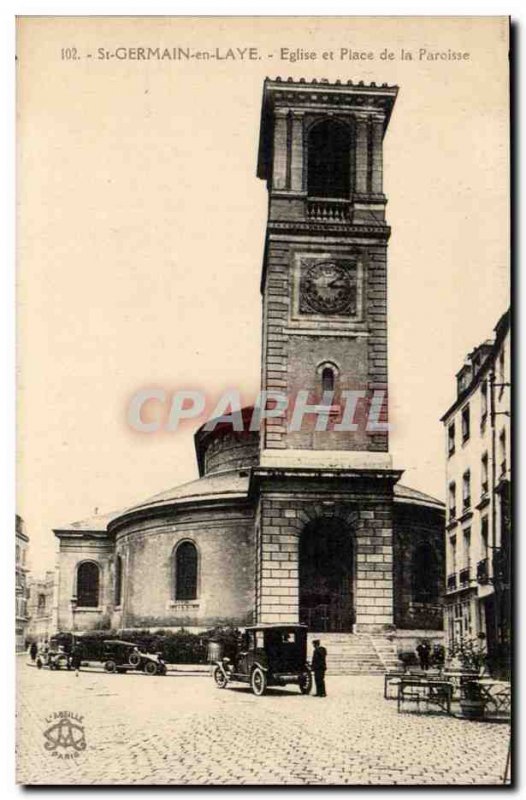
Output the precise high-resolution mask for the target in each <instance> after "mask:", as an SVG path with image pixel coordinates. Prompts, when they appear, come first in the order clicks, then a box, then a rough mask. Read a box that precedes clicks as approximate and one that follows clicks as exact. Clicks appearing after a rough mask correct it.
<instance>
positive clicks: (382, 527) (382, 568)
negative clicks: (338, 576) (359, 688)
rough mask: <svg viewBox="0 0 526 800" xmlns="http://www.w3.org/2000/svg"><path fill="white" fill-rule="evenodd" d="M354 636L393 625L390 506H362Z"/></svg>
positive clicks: (386, 628) (391, 519) (358, 529)
mask: <svg viewBox="0 0 526 800" xmlns="http://www.w3.org/2000/svg"><path fill="white" fill-rule="evenodd" d="M355 611H356V622H355V631H356V633H367V632H374V631H382V630H388V629H390V628H391V627H392V625H393V511H392V503H391V502H378V503H374V504H370V505H369V504H368V505H364V506H362V507H361V508H360V511H359V522H358V528H357V531H356V580H355Z"/></svg>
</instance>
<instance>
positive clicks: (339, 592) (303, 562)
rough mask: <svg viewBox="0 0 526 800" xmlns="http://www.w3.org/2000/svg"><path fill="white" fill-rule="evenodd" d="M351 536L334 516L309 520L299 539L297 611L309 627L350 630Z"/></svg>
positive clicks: (351, 597) (351, 610) (340, 520)
mask: <svg viewBox="0 0 526 800" xmlns="http://www.w3.org/2000/svg"><path fill="white" fill-rule="evenodd" d="M353 560H354V559H353V537H352V530H351V529H350V528H349V525H348V524H347V523H346V522H345V521H344V520H342V519H339V518H337V517H320V518H318V519H315V520H313V521H311V522H309V523H308V524H307V525H306V526H305V528H304V529H303V531H302V532H301V535H300V540H299V615H300V621H301V622H303V623H305V624H306V625H308V626H309V630H311V631H320V632H321V631H332V632H351V631H352V626H353V621H354V612H353V605H354V604H353Z"/></svg>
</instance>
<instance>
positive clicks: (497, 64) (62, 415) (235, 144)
mask: <svg viewBox="0 0 526 800" xmlns="http://www.w3.org/2000/svg"><path fill="white" fill-rule="evenodd" d="M506 35H507V23H506V21H505V20H504V19H503V18H493V19H491V18H486V19H482V18H478V19H477V18H454V19H453V18H449V19H448V18H442V19H441V20H440V21H437V20H436V19H434V18H418V19H417V18H409V19H404V20H402V19H397V18H381V19H379V18H376V19H372V18H360V19H357V18H354V19H353V18H332V19H323V18H317V19H307V18H304V19H302V18H295V19H287V18H285V19H283V18H281V19H279V20H277V19H272V18H265V19H261V18H260V19H257V20H254V19H237V20H222V19H220V18H215V19H214V18H208V19H204V18H202V19H199V20H196V19H191V18H185V19H182V18H179V19H176V18H155V19H147V18H113V19H110V18H104V19H103V18H84V19H74V18H60V19H57V18H45V17H42V18H34V19H25V20H22V22H21V23H19V30H18V48H17V50H18V76H17V78H18V81H17V149H18V152H17V230H18V235H17V328H18V330H17V341H18V352H17V363H18V366H17V377H18V459H17V485H18V492H17V511H18V513H20V514H21V515H22V516H23V518H24V519H25V522H26V527H27V531H28V534H29V536H30V539H31V545H30V566H31V568H32V569H33V570H34V571H36V572H38V573H41V572H43V571H44V570H45V569H49V568H52V567H53V565H54V562H55V539H54V537H53V534H52V529H53V528H54V527H58V526H60V525H63V524H65V523H68V522H71V521H74V520H78V519H82V518H84V517H88V516H91V515H92V514H93V513H94V511H95V509H98V511H99V513H104V512H106V511H110V510H112V509H119V508H124V507H126V506H127V505H130V504H134V503H136V502H138V501H140V500H142V499H145V498H146V497H148V496H150V495H153V494H156V493H157V492H160V491H162V490H164V489H167V488H169V487H171V486H175V485H177V484H179V483H182V482H185V481H189V480H192V479H194V478H195V477H196V476H197V467H196V463H195V457H194V450H193V431H194V429H195V425H193V424H191V423H189V424H187V425H185V426H184V427H183V429H182V430H181V431H178V432H176V433H168V432H160V433H158V434H139V433H137V432H135V431H133V430H131V429H130V427H129V426H128V425H127V422H126V410H127V405H128V403H129V400H130V398H131V396H132V395H133V394H134V393H135V392H136V391H137V390H139V389H141V388H143V387H149V386H156V387H161V388H163V389H164V390H165V391H166V392H167V393H168V394H170V393H171V392H173V391H175V390H177V389H180V388H190V389H196V388H202V389H204V390H205V391H206V393H207V394H208V396H210V397H216V396H217V395H218V394H219V393H221V392H222V391H223V390H224V389H227V388H232V387H236V388H238V389H240V391H241V392H242V394H243V395H244V396H245V397H247V398H250V397H251V396H253V395H255V394H256V393H257V391H258V388H259V379H260V347H261V339H260V329H261V298H260V293H259V281H260V275H261V266H262V258H263V244H264V237H265V224H266V211H267V197H266V187H265V184H264V182H262V181H260V180H258V179H257V177H256V159H257V146H258V135H259V121H260V108H261V94H262V87H263V80H264V78H265V76H267V75H268V76H271V77H275V76H276V75H281V76H282V77H285V76H291V77H293V78H299V77H306V78H313V77H316V78H318V79H319V78H322V77H324V78H328V79H329V80H336V79H340V80H342V81H346V80H348V79H350V78H352V79H353V80H356V81H358V80H364V81H365V82H369V81H376V82H378V83H382V82H384V81H386V82H388V83H389V84H397V85H399V87H400V92H399V96H398V99H397V102H396V104H395V108H394V112H393V115H392V118H391V122H390V125H389V129H388V132H387V135H386V138H385V141H384V165H385V172H384V189H385V192H386V194H387V197H388V200H389V202H388V206H387V217H388V222H389V224H390V225H391V227H392V237H391V240H390V243H389V252H388V275H389V279H388V280H389V299H388V309H389V312H388V313H389V316H388V324H389V380H390V406H391V408H390V412H391V413H390V416H391V424H392V426H393V431H392V433H391V452H392V455H393V459H394V465H395V467H397V468H400V469H404V470H405V472H404V476H403V478H402V482H403V483H404V484H406V485H410V486H413V487H414V488H416V489H420V490H422V491H425V492H428V493H429V494H432V495H434V496H436V497H439V498H442V499H443V497H444V481H445V477H444V474H445V463H444V432H443V428H442V425H441V423H440V416H441V415H442V414H443V413H444V411H445V410H446V408H447V407H448V406H449V405H450V403H451V402H452V401H453V400H454V397H455V373H456V372H457V371H458V369H459V368H460V366H461V364H462V361H463V358H464V356H465V354H466V353H467V352H468V351H469V350H471V349H472V348H473V347H474V346H475V345H477V344H478V343H479V342H481V341H482V340H484V339H487V338H488V337H489V336H491V333H492V329H493V327H494V325H495V324H496V322H497V319H498V318H499V316H500V315H501V314H502V313H503V312H504V311H505V309H506V308H507V306H508V303H509V277H508V276H509V253H508V242H509V165H508V158H509V153H508V144H507V143H508V111H507V53H506ZM141 46H142V47H153V48H155V47H165V46H166V47H170V48H173V47H190V48H193V49H194V51H200V52H202V51H207V52H215V48H216V47H217V48H219V50H218V52H219V55H220V56H226V53H227V51H228V48H233V50H234V52H237V54H238V57H237V58H236V59H227V58H226V57H225V58H224V59H223V58H220V59H217V58H214V59H193V60H191V61H188V62H187V61H184V60H176V61H156V60H149V61H137V60H132V59H130V58H126V59H122V60H121V59H119V58H117V57H114V58H109V57H106V55H105V54H107V53H109V54H114V53H116V52H117V51H116V48H118V47H121V48H127V50H126V51H119V52H121V53H122V52H126V53H127V54H128V55H129V54H130V53H133V50H130V48H137V47H141ZM248 47H257V48H259V50H258V53H259V56H258V60H255V61H247V60H246V59H245V58H241V57H240V56H239V52H238V51H236V48H239V49H240V50H243V49H244V48H248ZM73 48H76V57H75V58H72V57H71V56H72V53H73ZM99 48H100V49H99ZM281 48H288V50H289V53H290V52H293V51H295V50H296V49H298V48H299V49H300V50H301V51H302V52H303V54H305V53H306V52H309V53H312V52H314V53H316V54H317V58H316V59H304V58H303V57H302V60H300V61H296V62H294V63H293V62H291V61H290V56H289V57H288V58H287V60H285V59H284V58H283V52H282V50H281ZM402 48H403V49H404V51H405V53H407V52H411V54H412V55H413V59H412V60H406V59H404V60H402V58H401V49H402ZM342 49H343V50H347V51H352V52H354V53H355V54H367V53H369V52H372V53H373V58H372V59H367V58H357V59H354V60H353V59H349V57H348V55H344V56H343V57H342V54H341V50H342ZM420 50H424V51H425V54H424V55H423V56H422V57H421V53H420ZM325 52H329V53H330V52H332V53H333V58H332V59H330V58H328V59H324V58H323V53H325ZM383 52H385V53H386V54H387V53H389V52H392V53H393V54H394V55H393V58H392V59H390V60H388V59H387V58H382V53H383ZM450 52H455V53H458V52H468V53H469V58H468V59H466V60H457V59H455V60H449V59H448V53H450ZM429 53H431V54H434V53H439V54H443V55H444V56H445V58H442V57H440V56H439V57H437V58H433V59H431V60H429V59H428V55H429ZM89 56H91V57H89Z"/></svg>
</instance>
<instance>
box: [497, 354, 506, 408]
mask: <svg viewBox="0 0 526 800" xmlns="http://www.w3.org/2000/svg"><path fill="white" fill-rule="evenodd" d="M505 367H506V362H505V355H504V349H502V350H501V351H500V353H499V360H498V375H497V380H498V383H499V384H500V385H499V400H500V398H501V397H502V393H503V391H504V383H505V377H506V376H505Z"/></svg>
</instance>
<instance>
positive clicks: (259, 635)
mask: <svg viewBox="0 0 526 800" xmlns="http://www.w3.org/2000/svg"><path fill="white" fill-rule="evenodd" d="M264 640H265V634H264V633H263V631H256V647H257V648H262V647H263V646H264Z"/></svg>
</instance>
